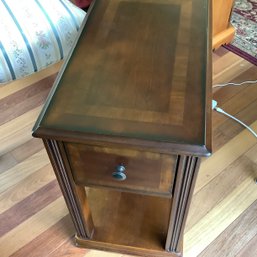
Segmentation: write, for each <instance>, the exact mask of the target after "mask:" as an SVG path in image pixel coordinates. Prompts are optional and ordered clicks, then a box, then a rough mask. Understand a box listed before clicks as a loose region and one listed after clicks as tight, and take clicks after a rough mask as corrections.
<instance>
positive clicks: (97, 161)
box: [33, 0, 211, 257]
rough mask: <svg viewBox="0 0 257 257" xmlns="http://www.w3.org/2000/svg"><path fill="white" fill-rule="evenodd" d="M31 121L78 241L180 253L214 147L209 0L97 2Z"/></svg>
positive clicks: (147, 252) (155, 252)
mask: <svg viewBox="0 0 257 257" xmlns="http://www.w3.org/2000/svg"><path fill="white" fill-rule="evenodd" d="M90 8H91V9H90V11H89V14H88V16H87V18H86V20H85V21H84V24H83V29H82V32H81V35H80V38H79V40H78V42H77V44H76V46H75V47H74V50H73V52H72V54H71V55H70V58H69V60H67V61H66V65H65V67H64V68H63V69H62V71H61V72H60V74H59V75H58V78H57V80H56V82H55V85H54V87H53V89H52V91H51V93H50V95H49V97H48V99H47V102H46V104H45V107H44V108H43V110H42V113H41V114H40V116H39V118H38V121H37V123H36V125H35V127H34V129H33V135H34V136H35V137H40V138H42V139H43V141H44V144H45V147H46V149H47V152H48V154H49V157H50V159H51V162H52V165H53V168H54V170H55V173H56V177H57V179H58V182H59V184H60V187H61V189H62V192H63V195H64V198H65V201H66V203H67V206H68V208H69V211H70V215H71V217H72V220H73V223H74V225H75V229H76V244H77V245H78V246H81V247H88V248H94V249H102V250H107V251H116V252H122V253H128V254H136V255H142V256H153V257H159V256H179V255H181V253H182V242H183V229H184V225H185V221H186V216H187V212H188V208H189V203H190V198H191V195H192V192H193V189H194V182H195V180H196V175H197V171H198V168H199V164H200V157H201V156H208V155H210V152H211V55H210V53H211V37H210V33H209V24H210V23H209V20H210V16H209V14H210V8H209V1H205V0H198V1H194V0H156V1H153V0H110V1H106V0H97V1H94V2H93V5H92V6H91V7H90Z"/></svg>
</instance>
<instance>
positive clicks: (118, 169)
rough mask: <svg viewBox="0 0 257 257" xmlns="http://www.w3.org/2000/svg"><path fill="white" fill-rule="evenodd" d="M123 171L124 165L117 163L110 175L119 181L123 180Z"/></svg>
mask: <svg viewBox="0 0 257 257" xmlns="http://www.w3.org/2000/svg"><path fill="white" fill-rule="evenodd" d="M125 171H126V168H125V166H124V165H122V164H120V165H117V166H116V168H115V171H114V172H113V173H112V177H113V178H114V179H116V180H119V181H122V180H125V179H126V178H127V176H126V174H125V173H124V172H125Z"/></svg>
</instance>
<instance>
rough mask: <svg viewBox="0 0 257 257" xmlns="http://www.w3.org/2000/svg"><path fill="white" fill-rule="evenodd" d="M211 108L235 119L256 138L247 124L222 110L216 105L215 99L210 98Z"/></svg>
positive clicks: (256, 135)
mask: <svg viewBox="0 0 257 257" xmlns="http://www.w3.org/2000/svg"><path fill="white" fill-rule="evenodd" d="M212 109H214V110H215V111H217V112H219V113H222V114H224V115H226V116H228V117H229V118H231V119H233V120H235V121H237V122H238V123H240V124H241V125H242V126H244V127H245V128H246V129H248V130H249V131H250V132H251V133H252V134H253V135H254V136H255V137H256V138H257V134H256V132H255V131H253V130H252V129H251V128H250V127H249V126H247V125H246V124H245V123H243V122H242V121H241V120H239V119H237V118H236V117H234V116H232V115H230V114H229V113H227V112H225V111H224V110H222V109H221V108H220V107H218V106H217V101H215V100H212Z"/></svg>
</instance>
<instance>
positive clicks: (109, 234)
mask: <svg viewBox="0 0 257 257" xmlns="http://www.w3.org/2000/svg"><path fill="white" fill-rule="evenodd" d="M87 195H88V200H89V206H90V209H91V212H92V217H93V221H94V225H95V231H94V235H93V237H92V239H91V240H84V239H80V238H77V239H76V242H77V244H78V245H79V246H83V247H89V248H96V249H102V250H107V251H116V252H122V253H130V254H138V255H143V256H155V257H157V256H173V254H171V253H168V252H166V251H165V250H164V248H165V242H166V236H167V232H168V223H169V216H170V211H171V199H167V198H161V197H156V196H148V195H138V194H133V193H125V192H119V191H111V190H105V189H92V188H90V189H89V190H87ZM174 256H176V255H174Z"/></svg>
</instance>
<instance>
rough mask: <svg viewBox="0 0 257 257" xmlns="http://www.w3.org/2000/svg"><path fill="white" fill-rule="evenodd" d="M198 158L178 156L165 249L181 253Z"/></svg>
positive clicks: (197, 167) (197, 168)
mask: <svg viewBox="0 0 257 257" xmlns="http://www.w3.org/2000/svg"><path fill="white" fill-rule="evenodd" d="M199 165H200V159H199V158H198V157H194V156H179V157H178V163H177V167H176V168H177V171H176V174H177V175H176V178H175V183H174V188H173V201H172V209H171V215H170V217H171V219H170V224H169V231H168V235H167V240H166V246H165V249H166V250H167V251H169V252H175V253H182V244H180V242H182V241H183V240H181V239H182V237H183V232H184V227H185V221H186V217H187V213H188V208H189V205H190V202H191V198H192V194H193V190H194V184H195V180H196V177H197V172H198V170H199Z"/></svg>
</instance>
